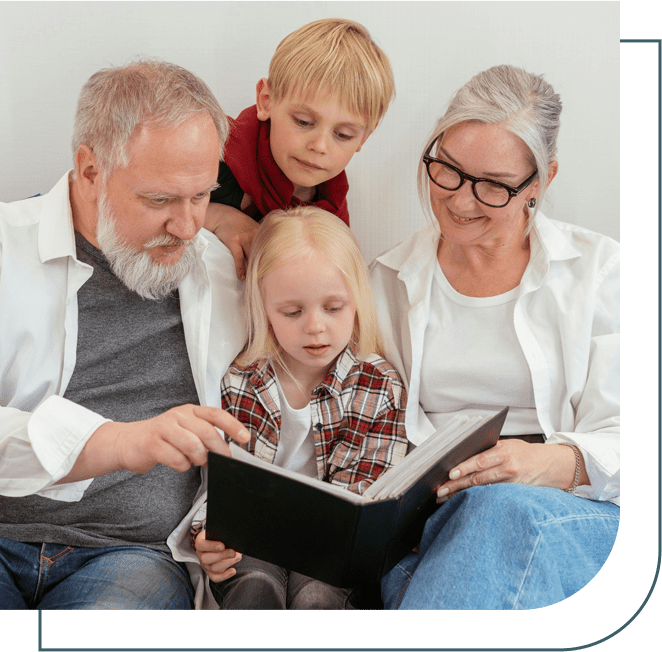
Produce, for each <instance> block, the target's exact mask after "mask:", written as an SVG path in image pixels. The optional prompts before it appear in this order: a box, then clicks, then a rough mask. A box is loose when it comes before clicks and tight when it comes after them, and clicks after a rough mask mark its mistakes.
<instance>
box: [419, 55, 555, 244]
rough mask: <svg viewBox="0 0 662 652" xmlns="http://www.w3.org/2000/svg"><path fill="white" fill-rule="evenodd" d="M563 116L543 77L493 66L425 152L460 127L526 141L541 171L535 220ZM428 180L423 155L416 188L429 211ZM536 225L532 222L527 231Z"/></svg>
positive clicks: (458, 100) (458, 102)
mask: <svg viewBox="0 0 662 652" xmlns="http://www.w3.org/2000/svg"><path fill="white" fill-rule="evenodd" d="M560 115H561V98H560V97H559V95H558V94H557V93H555V92H554V89H553V88H552V86H551V85H550V84H549V83H547V82H546V81H545V80H544V79H543V78H542V76H541V75H534V74H531V73H528V72H526V71H525V70H522V69H521V68H515V67H514V66H507V65H503V66H494V67H493V68H490V69H489V70H485V71H483V72H481V73H478V74H477V75H475V76H474V77H472V78H471V79H470V80H469V81H468V82H467V83H466V84H465V85H464V86H462V88H460V89H459V90H458V91H457V92H456V93H455V95H454V96H453V97H452V99H451V101H450V103H449V105H448V108H447V109H446V113H445V114H444V115H443V117H442V118H440V120H439V121H438V122H437V125H436V127H435V130H434V132H433V134H432V136H431V137H430V139H429V140H428V142H427V143H426V145H425V148H424V150H423V151H424V152H425V151H427V149H428V147H429V146H430V145H431V144H432V143H433V142H434V141H435V140H436V139H437V138H438V137H439V136H440V135H441V134H442V133H444V132H445V131H447V130H448V129H450V128H451V127H454V126H455V125H458V124H460V123H462V122H469V121H477V122H483V123H487V124H500V125H502V126H503V127H504V129H507V130H508V131H510V132H511V133H513V134H515V135H516V136H519V138H521V139H522V140H523V141H524V143H525V144H526V146H527V147H528V149H529V157H530V163H531V165H532V166H533V167H535V168H536V169H537V170H538V180H539V184H540V191H539V193H538V197H537V200H536V202H537V203H536V208H535V209H533V214H532V215H531V217H533V215H535V212H536V211H537V210H538V207H539V206H540V204H542V201H543V198H544V196H545V193H546V192H547V186H548V185H549V181H548V173H549V164H550V163H551V162H552V161H554V160H556V140H557V137H558V133H559V126H560V124H561V123H560ZM427 180H428V176H427V171H426V169H425V163H424V162H423V157H422V156H421V160H420V163H419V167H418V189H419V195H420V197H421V201H422V202H423V205H424V207H425V208H426V210H427V211H429V212H430V211H431V209H430V197H429V191H428V183H427ZM532 223H533V222H532V219H529V221H528V229H530V228H531V226H532ZM527 232H528V231H527Z"/></svg>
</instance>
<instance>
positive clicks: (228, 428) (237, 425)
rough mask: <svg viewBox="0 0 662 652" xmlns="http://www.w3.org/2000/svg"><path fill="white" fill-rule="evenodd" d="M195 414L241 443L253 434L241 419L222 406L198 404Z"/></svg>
mask: <svg viewBox="0 0 662 652" xmlns="http://www.w3.org/2000/svg"><path fill="white" fill-rule="evenodd" d="M193 414H194V415H195V416H196V417H199V418H200V419H203V420H205V421H206V422H207V423H210V424H211V425H212V426H214V427H215V428H218V429H219V430H222V431H223V432H224V433H225V434H226V435H228V436H229V437H231V438H232V439H234V440H235V441H237V442H239V443H241V444H245V443H246V442H248V441H250V439H251V434H250V433H249V432H248V430H246V427H245V426H244V424H243V423H241V421H239V419H235V417H233V416H232V415H231V414H230V413H229V412H226V411H225V410H221V408H214V407H205V406H199V405H196V406H194V408H193ZM219 437H220V435H219ZM210 450H211V449H210Z"/></svg>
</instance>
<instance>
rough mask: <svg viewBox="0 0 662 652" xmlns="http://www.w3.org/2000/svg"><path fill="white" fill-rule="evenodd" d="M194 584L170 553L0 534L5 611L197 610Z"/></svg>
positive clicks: (1, 595)
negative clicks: (78, 545)
mask: <svg viewBox="0 0 662 652" xmlns="http://www.w3.org/2000/svg"><path fill="white" fill-rule="evenodd" d="M192 604H193V586H192V585H191V580H190V578H189V576H188V572H187V571H186V569H185V568H184V567H183V566H181V565H180V564H178V563H177V562H176V561H175V560H174V559H173V558H172V557H171V556H170V555H169V554H168V553H165V552H159V551H156V550H151V549H149V548H144V547H143V546H117V547H109V548H74V547H72V546H63V545H59V544H54V543H44V544H41V543H20V542H18V541H11V540H9V539H3V538H0V609H191V608H192Z"/></svg>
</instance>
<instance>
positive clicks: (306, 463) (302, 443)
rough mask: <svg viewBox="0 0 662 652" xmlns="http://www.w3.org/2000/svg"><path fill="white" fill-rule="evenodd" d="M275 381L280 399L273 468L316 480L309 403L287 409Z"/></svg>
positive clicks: (278, 385) (281, 390) (282, 393)
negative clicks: (298, 407)
mask: <svg viewBox="0 0 662 652" xmlns="http://www.w3.org/2000/svg"><path fill="white" fill-rule="evenodd" d="M275 378H276V387H277V388H278V397H279V398H280V433H279V437H278V449H277V450H276V457H275V459H274V464H276V465H277V466H282V467H283V468H284V469H289V470H290V471H294V472H295V473H301V474H302V475H307V476H308V477H310V478H316V477H317V458H316V456H315V438H314V436H313V422H312V419H313V417H312V410H311V407H310V403H308V405H306V406H305V407H302V408H300V409H296V408H293V407H291V406H290V404H289V403H288V401H287V397H286V396H285V392H284V391H283V388H282V387H281V384H280V381H279V380H278V374H276V375H275Z"/></svg>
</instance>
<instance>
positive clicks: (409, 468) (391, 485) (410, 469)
mask: <svg viewBox="0 0 662 652" xmlns="http://www.w3.org/2000/svg"><path fill="white" fill-rule="evenodd" d="M492 416H493V415H488V416H480V415H476V416H473V417H468V416H461V415H456V416H455V418H454V419H453V420H452V421H451V422H450V423H448V424H447V425H446V426H445V427H444V428H443V429H440V430H438V431H437V432H435V433H434V434H433V435H432V436H431V437H428V438H427V439H426V440H425V441H424V442H423V443H422V444H421V445H420V446H417V447H416V448H415V449H414V450H413V451H412V452H411V453H409V455H407V456H406V457H405V459H404V460H403V461H402V462H400V463H399V464H397V465H396V466H394V467H393V468H392V469H389V470H388V471H387V472H386V473H384V475H382V476H381V477H380V478H379V479H377V480H376V481H375V482H374V483H373V484H372V485H371V486H370V487H369V488H368V489H367V490H366V492H365V494H364V497H365V498H371V499H373V500H384V499H387V498H393V497H396V496H399V495H400V494H401V493H402V492H403V491H404V490H405V489H407V488H408V487H409V486H411V485H412V484H413V482H414V481H415V480H416V479H417V478H419V477H421V476H422V475H424V474H425V473H426V471H427V470H428V469H430V468H431V467H432V466H434V465H435V464H436V463H437V462H438V461H439V459H441V458H442V457H443V456H444V455H445V454H446V453H447V452H448V451H449V450H451V449H452V448H453V447H454V446H455V445H456V444H457V443H458V442H459V441H461V440H462V439H464V437H466V435H468V434H469V433H471V432H473V431H474V430H476V429H477V428H478V427H480V425H482V423H484V422H486V421H488V420H489V419H490V418H492Z"/></svg>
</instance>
